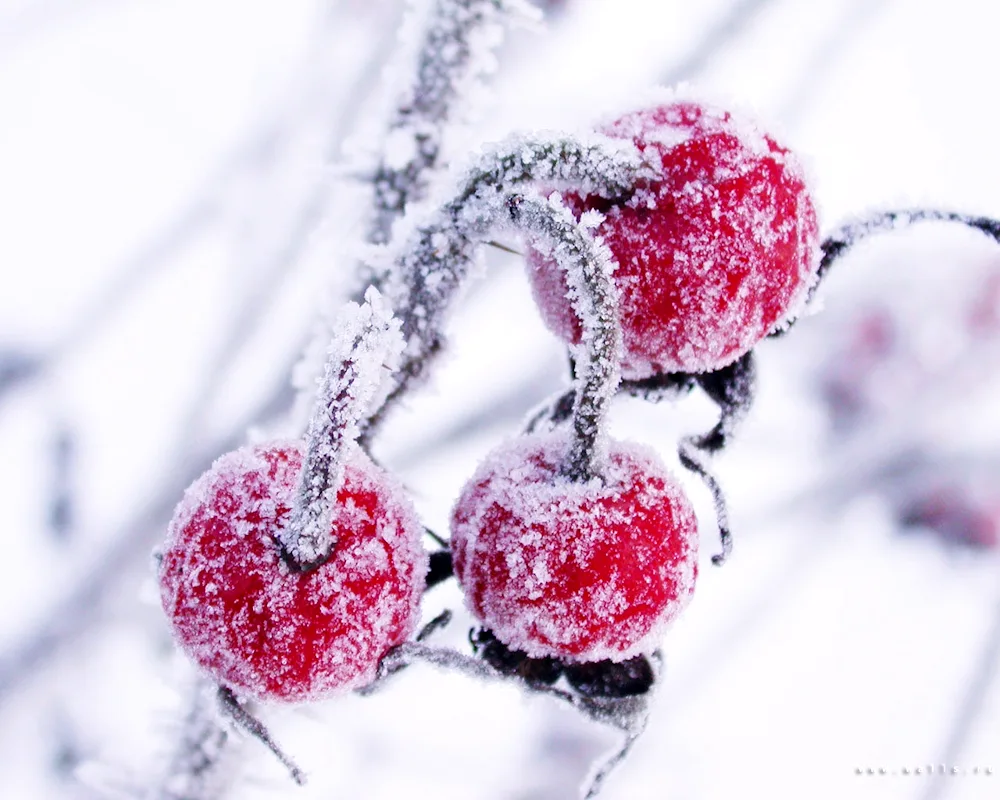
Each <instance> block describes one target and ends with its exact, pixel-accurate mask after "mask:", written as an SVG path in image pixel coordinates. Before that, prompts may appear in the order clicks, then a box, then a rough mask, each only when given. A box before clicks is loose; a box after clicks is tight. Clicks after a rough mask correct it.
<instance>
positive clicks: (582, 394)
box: [507, 194, 622, 481]
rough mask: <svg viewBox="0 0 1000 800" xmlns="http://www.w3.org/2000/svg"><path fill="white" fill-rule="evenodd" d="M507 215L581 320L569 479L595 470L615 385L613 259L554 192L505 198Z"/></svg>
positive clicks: (618, 336)
mask: <svg viewBox="0 0 1000 800" xmlns="http://www.w3.org/2000/svg"><path fill="white" fill-rule="evenodd" d="M507 205H508V209H509V212H510V216H511V220H512V221H513V222H514V224H515V225H516V227H517V228H518V229H519V230H521V231H522V232H523V233H526V234H528V235H529V236H531V237H532V238H533V239H534V240H535V242H536V246H538V245H540V246H541V247H542V248H545V249H548V250H549V251H550V255H551V256H552V257H553V258H554V259H555V261H556V263H557V264H558V265H559V267H560V268H561V269H562V270H563V272H564V273H565V275H566V278H567V283H568V284H569V288H570V300H571V302H572V305H573V310H574V312H576V315H577V317H578V318H579V319H580V320H582V323H583V339H582V345H581V347H580V352H579V353H578V355H577V357H576V359H575V365H576V368H575V372H576V382H577V387H578V388H577V390H576V392H575V395H576V396H575V400H574V403H573V420H572V424H573V441H572V444H571V446H570V451H569V453H568V454H567V456H566V460H565V462H564V463H563V465H562V472H563V474H564V475H566V477H568V478H569V479H570V480H573V481H589V480H590V479H592V478H593V477H595V475H597V474H598V472H599V469H598V465H599V463H600V460H601V451H602V431H603V428H604V426H603V425H602V422H603V420H604V417H605V416H606V415H607V411H608V407H609V406H610V404H611V400H612V398H613V397H614V395H615V392H616V391H617V390H618V382H619V380H620V372H619V368H620V364H621V358H622V332H621V325H620V324H619V321H618V292H617V290H616V288H615V285H614V282H613V281H612V279H611V275H612V272H613V271H614V268H615V262H614V260H613V259H612V257H611V253H610V252H609V251H608V250H607V248H606V247H604V246H603V244H601V243H599V242H597V241H595V240H594V238H593V237H592V236H590V234H589V233H588V232H587V230H586V229H585V227H584V226H583V225H581V224H578V223H577V221H576V219H575V218H574V217H573V214H572V213H571V212H570V210H569V209H568V208H566V207H565V206H564V205H563V204H562V199H561V198H560V197H559V196H558V195H556V194H553V195H552V196H551V197H550V198H549V199H548V200H547V201H544V200H541V199H539V198H535V197H530V196H523V195H514V196H512V197H511V198H510V199H509V200H508V201H507Z"/></svg>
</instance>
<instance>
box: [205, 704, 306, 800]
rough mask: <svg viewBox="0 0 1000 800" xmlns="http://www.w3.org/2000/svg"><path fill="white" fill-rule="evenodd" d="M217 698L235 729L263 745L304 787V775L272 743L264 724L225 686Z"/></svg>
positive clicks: (275, 744)
mask: <svg viewBox="0 0 1000 800" xmlns="http://www.w3.org/2000/svg"><path fill="white" fill-rule="evenodd" d="M218 697H219V705H220V706H221V707H222V710H223V711H224V712H225V713H226V716H228V717H229V719H231V720H232V721H233V723H234V724H235V725H236V727H237V728H239V729H240V730H242V731H244V732H245V733H247V734H249V735H250V736H252V737H253V738H254V739H256V740H257V741H258V742H260V743H261V744H263V745H264V746H265V747H266V748H267V749H268V750H270V751H271V753H272V754H273V755H274V757H275V758H277V759H278V761H280V762H281V765H282V766H283V767H284V768H285V769H287V770H288V774H289V775H290V776H291V778H292V780H293V781H295V782H296V783H297V784H298V785H299V786H305V783H306V775H305V773H304V772H303V771H302V770H301V769H299V768H298V766H296V764H295V762H294V761H292V759H291V758H289V756H288V755H287V754H286V753H285V752H284V751H283V750H282V749H281V748H280V747H278V744H277V742H275V741H274V738H273V737H272V736H271V734H270V732H269V731H268V730H267V727H266V726H265V725H264V723H263V722H261V721H260V720H259V719H257V717H255V716H254V715H253V713H252V712H251V710H250V709H249V708H247V706H246V705H245V704H244V703H241V702H240V700H239V698H237V697H236V695H235V694H233V690H232V689H229V688H228V687H226V686H220V687H219V691H218Z"/></svg>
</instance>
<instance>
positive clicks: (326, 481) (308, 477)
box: [278, 287, 403, 571]
mask: <svg viewBox="0 0 1000 800" xmlns="http://www.w3.org/2000/svg"><path fill="white" fill-rule="evenodd" d="M402 347H403V342H402V338H401V336H400V333H399V322H398V321H397V320H396V319H395V318H394V317H393V316H392V312H391V311H390V309H389V307H388V305H387V304H386V303H385V301H384V300H383V298H382V296H381V295H380V294H379V293H378V290H377V289H375V288H374V287H370V288H369V289H368V291H367V292H366V293H365V302H364V305H361V306H358V305H356V304H354V303H348V304H347V305H346V306H345V308H344V309H343V311H342V313H341V316H340V325H339V327H338V330H337V335H336V336H335V337H334V339H333V341H332V342H331V344H330V348H329V350H328V352H327V361H326V370H325V373H324V376H323V381H322V384H321V386H320V390H319V395H318V396H317V398H316V404H315V406H314V409H313V414H312V418H311V419H310V422H309V431H308V433H307V438H306V441H307V445H306V455H305V459H304V461H303V464H302V475H301V477H300V479H299V489H298V493H297V495H296V500H295V505H294V507H293V508H292V512H291V515H290V521H289V524H288V525H287V526H286V527H285V528H283V529H282V530H281V531H280V532H279V534H278V536H279V539H280V543H281V547H282V550H283V552H284V555H285V560H286V561H287V562H289V563H290V564H291V565H293V566H294V567H296V568H297V569H300V570H303V571H308V570H310V569H314V568H316V567H318V566H319V565H320V564H322V563H323V562H324V561H326V559H328V558H329V557H330V554H331V553H332V551H333V548H334V547H335V546H336V543H337V542H336V537H335V536H334V534H333V531H332V529H331V516H332V513H333V506H334V503H335V502H336V499H337V490H338V489H339V486H340V479H341V475H342V472H343V464H342V461H343V458H342V454H343V451H344V449H345V447H347V446H349V445H350V444H351V443H352V442H353V441H354V440H355V439H357V436H358V430H359V429H358V425H359V423H360V421H361V420H362V419H363V417H364V415H365V414H366V413H367V411H368V408H369V406H370V405H371V404H372V402H373V400H374V399H375V397H376V394H377V393H378V392H379V390H380V388H381V386H382V383H383V377H384V373H385V370H386V368H387V367H392V366H394V364H395V363H396V362H397V361H398V358H399V354H400V352H401V350H402Z"/></svg>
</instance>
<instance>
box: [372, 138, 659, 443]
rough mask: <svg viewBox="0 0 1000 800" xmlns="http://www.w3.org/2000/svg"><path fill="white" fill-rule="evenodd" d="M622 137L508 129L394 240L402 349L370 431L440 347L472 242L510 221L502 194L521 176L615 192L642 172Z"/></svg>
mask: <svg viewBox="0 0 1000 800" xmlns="http://www.w3.org/2000/svg"><path fill="white" fill-rule="evenodd" d="M650 170H651V168H650V167H648V166H646V165H644V163H643V161H642V159H641V156H640V154H639V153H638V152H637V151H636V149H635V148H634V147H633V146H632V145H631V144H630V143H628V142H620V141H618V142H615V141H611V140H608V139H605V138H603V137H598V136H594V137H590V138H588V139H586V140H579V139H576V138H574V137H569V136H552V137H544V136H543V137H513V138H511V139H509V140H507V141H505V142H502V143H500V144H499V145H497V146H495V147H493V148H491V149H490V150H488V151H487V152H485V153H483V154H482V156H480V157H479V158H478V159H477V161H476V163H475V164H474V165H473V166H472V168H470V169H469V170H468V171H467V172H466V173H465V176H464V177H463V179H462V180H461V182H460V183H459V185H458V188H457V190H456V191H455V193H454V195H453V196H452V197H451V199H449V200H447V201H446V202H445V203H443V204H442V205H441V206H440V208H439V209H438V210H437V211H436V212H434V213H433V214H432V215H431V216H430V218H429V219H427V220H426V221H424V222H423V223H422V224H420V225H418V226H417V227H416V228H415V229H414V230H413V231H412V233H410V235H409V236H407V237H404V238H403V239H401V241H400V242H399V244H398V248H397V254H396V255H395V257H394V261H393V268H392V272H393V282H392V290H391V292H392V297H393V303H394V306H395V308H396V314H397V316H398V317H399V318H400V319H401V321H402V323H403V336H404V338H405V339H406V343H407V349H406V352H405V353H404V359H403V364H402V367H401V370H400V374H399V376H398V378H397V380H398V381H399V383H398V384H397V386H396V388H395V389H394V390H393V392H392V394H390V396H389V397H388V398H387V400H386V403H385V404H383V406H382V407H381V408H380V409H379V410H378V411H377V412H375V413H373V415H372V418H371V420H370V421H369V424H368V430H367V431H366V432H365V433H363V437H364V438H366V439H370V437H371V436H372V434H373V432H374V431H375V430H376V429H377V428H378V426H379V425H380V424H381V422H382V420H383V419H384V416H385V414H386V413H387V411H388V410H389V409H390V408H391V406H392V404H393V403H394V401H395V400H396V399H398V398H399V397H400V396H401V395H402V394H403V393H405V392H406V391H407V389H408V388H409V387H410V386H411V385H412V384H413V383H414V382H415V381H417V380H418V379H420V378H421V377H423V375H424V374H425V372H426V368H427V365H428V362H429V361H430V360H431V358H432V357H433V356H434V355H435V354H436V353H437V352H438V351H439V350H440V349H441V346H442V344H443V334H442V328H443V326H444V320H445V316H446V314H447V312H448V311H449V310H450V304H451V300H452V299H453V297H454V295H455V292H456V291H457V290H458V288H459V287H460V286H461V285H462V284H463V283H464V281H465V279H466V278H467V276H468V274H469V272H470V270H471V268H472V266H473V264H474V263H475V258H476V254H477V252H478V250H479V247H480V245H481V244H482V243H483V242H484V241H486V240H488V239H489V238H490V237H491V236H492V235H493V233H494V232H496V231H498V230H503V229H508V228H510V227H512V226H513V227H515V229H516V227H517V226H516V225H514V220H512V218H511V215H510V209H509V207H508V203H507V200H508V195H509V193H510V192H512V191H514V190H515V189H517V188H518V187H521V186H524V185H526V184H534V183H542V184H549V185H553V186H561V185H573V186H574V187H576V188H577V189H578V190H579V191H582V192H585V193H588V194H590V193H595V194H601V195H604V196H608V197H616V196H621V195H624V194H627V193H628V192H630V191H631V189H632V187H633V186H634V185H635V183H636V181H637V180H639V179H640V178H641V177H644V176H646V175H649V174H650Z"/></svg>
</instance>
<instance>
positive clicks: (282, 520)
mask: <svg viewBox="0 0 1000 800" xmlns="http://www.w3.org/2000/svg"><path fill="white" fill-rule="evenodd" d="M341 455H342V458H343V468H344V473H343V480H342V482H341V485H340V488H339V490H338V492H337V502H336V503H335V504H334V505H333V507H332V509H331V510H332V514H331V520H330V524H331V526H332V528H333V530H334V531H335V535H336V537H337V547H336V549H335V550H334V552H333V554H332V556H331V557H330V558H329V560H327V561H326V562H325V563H323V564H322V565H320V566H318V567H317V568H315V569H312V570H310V571H302V570H298V569H295V568H293V567H292V566H290V565H289V564H287V563H285V561H284V560H283V559H282V556H281V548H280V546H279V543H278V539H279V533H280V531H281V529H282V526H283V525H285V524H286V522H287V519H288V516H289V512H290V509H291V507H292V503H293V502H294V494H295V490H296V486H297V484H298V479H299V473H300V471H301V467H302V460H303V454H302V446H301V444H299V443H298V442H285V443H272V444H270V445H267V446H263V445H260V446H254V447H245V448H243V449H241V450H236V451H234V452H232V453H228V454H227V455H225V456H222V457H221V458H219V459H218V460H217V461H216V462H215V464H213V466H212V468H211V469H210V470H209V471H208V472H207V473H205V474H204V475H203V476H202V477H201V478H200V479H199V480H198V481H196V482H195V483H194V484H192V486H191V487H190V488H189V489H188V491H187V492H186V493H185V495H184V498H183V499H182V501H181V503H180V505H179V506H178V507H177V510H176V512H175V513H174V518H173V519H172V521H171V523H170V526H169V528H168V531H167V541H166V544H165V547H164V553H163V560H162V562H161V565H160V593H161V600H162V603H163V608H164V610H165V611H166V613H167V617H168V618H169V619H170V622H171V625H172V627H173V630H174V634H175V636H176V638H177V640H178V642H179V644H180V645H181V647H182V648H183V649H184V650H185V652H187V654H188V655H189V656H190V657H191V658H192V659H193V660H194V661H195V662H197V663H198V664H199V665H200V666H201V667H202V668H203V669H205V670H206V671H208V672H209V673H210V674H211V675H213V676H214V677H215V678H216V679H218V680H220V681H221V682H223V683H224V684H226V685H228V686H231V687H233V688H234V689H237V690H239V691H240V692H245V693H247V694H249V695H251V696H254V697H259V698H271V699H278V700H284V701H303V700H310V699H316V698H319V697H321V696H324V695H326V694H329V693H331V692H340V691H346V690H348V689H352V688H356V687H358V686H362V685H364V684H366V683H368V682H370V681H371V680H373V679H374V677H375V674H376V670H377V666H378V662H379V660H380V659H381V658H382V657H383V656H384V655H385V653H386V652H387V651H388V650H389V648H391V647H393V646H394V645H397V644H399V643H401V642H403V641H405V640H406V638H407V637H408V636H409V635H410V634H411V633H412V632H413V630H414V627H415V626H416V623H417V620H418V618H419V604H420V596H421V593H422V590H423V584H424V576H425V575H426V573H427V555H426V553H425V552H424V550H423V548H422V546H421V544H420V536H421V535H422V532H423V528H422V527H421V525H420V523H419V522H418V520H417V517H416V514H415V512H414V511H413V508H412V506H411V505H410V503H409V500H408V499H407V498H406V495H405V492H404V491H403V489H402V487H401V486H399V484H398V483H396V482H395V481H394V480H393V479H392V478H390V477H389V476H387V475H385V474H384V473H382V471H381V470H379V469H378V468H377V467H376V466H375V465H374V464H373V463H372V462H371V460H370V459H369V458H368V456H366V455H365V454H364V453H363V452H361V450H360V449H359V448H357V446H356V445H350V446H349V447H348V448H346V449H345V451H344V452H343V453H342V454H341Z"/></svg>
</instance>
